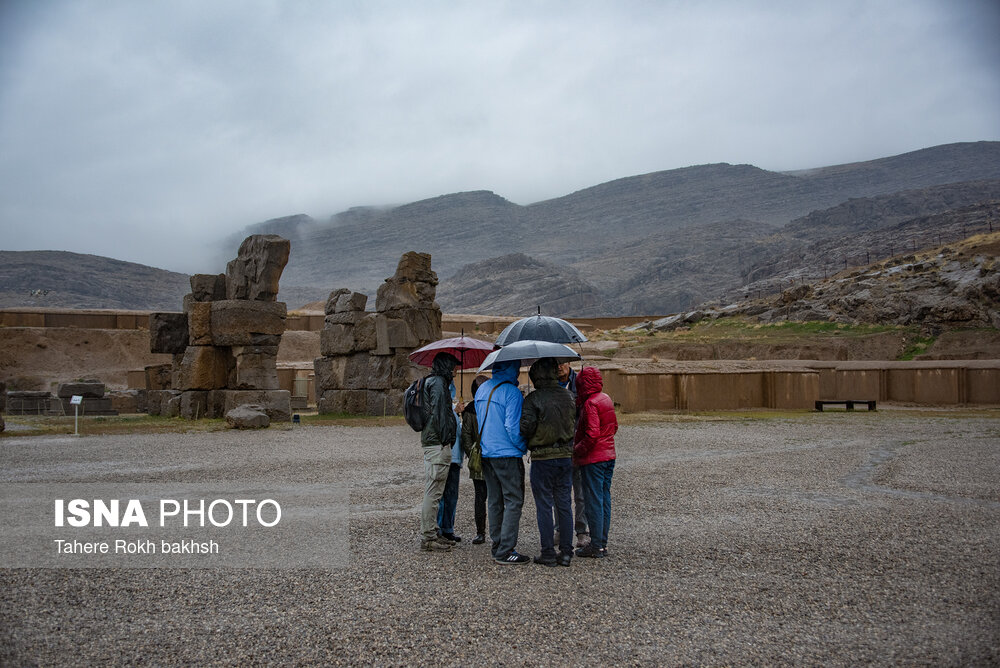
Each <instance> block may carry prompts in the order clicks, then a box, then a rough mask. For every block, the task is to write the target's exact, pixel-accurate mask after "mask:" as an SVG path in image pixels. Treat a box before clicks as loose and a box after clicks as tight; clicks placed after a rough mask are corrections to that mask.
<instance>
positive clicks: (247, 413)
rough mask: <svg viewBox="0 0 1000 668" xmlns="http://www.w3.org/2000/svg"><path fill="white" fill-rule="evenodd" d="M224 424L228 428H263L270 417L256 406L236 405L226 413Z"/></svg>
mask: <svg viewBox="0 0 1000 668" xmlns="http://www.w3.org/2000/svg"><path fill="white" fill-rule="evenodd" d="M226 425H228V426H229V428H230V429H265V428H267V427H269V426H270V425H271V418H269V417H268V416H267V413H266V412H264V411H263V410H261V409H260V408H259V407H257V406H237V407H236V408H234V409H232V410H230V411H229V412H228V413H226Z"/></svg>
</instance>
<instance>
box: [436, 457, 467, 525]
mask: <svg viewBox="0 0 1000 668" xmlns="http://www.w3.org/2000/svg"><path fill="white" fill-rule="evenodd" d="M461 473H462V465H461V464H455V463H452V465H451V466H449V467H448V479H447V480H446V481H445V483H444V494H442V495H441V507H440V508H439V509H438V526H439V527H441V533H449V534H450V533H455V509H456V508H458V480H459V478H460V477H461Z"/></svg>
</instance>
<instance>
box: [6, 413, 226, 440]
mask: <svg viewBox="0 0 1000 668" xmlns="http://www.w3.org/2000/svg"><path fill="white" fill-rule="evenodd" d="M5 420H6V421H7V427H8V428H7V430H6V431H5V432H3V434H2V435H3V436H50V435H53V434H72V433H73V429H74V426H75V421H74V418H73V417H63V416H58V417H56V416H36V415H7V416H5ZM15 427H24V428H23V429H17V428H15ZM226 428H227V426H226V421H225V420H205V419H203V420H185V419H183V418H179V417H176V418H168V417H163V416H161V415H115V416H103V415H102V416H97V417H86V416H83V417H81V418H80V421H79V433H80V434H82V435H87V436H89V435H104V434H161V433H188V432H209V431H219V430H222V429H226Z"/></svg>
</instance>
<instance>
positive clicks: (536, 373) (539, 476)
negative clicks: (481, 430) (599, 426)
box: [521, 357, 576, 566]
mask: <svg viewBox="0 0 1000 668" xmlns="http://www.w3.org/2000/svg"><path fill="white" fill-rule="evenodd" d="M558 368H559V365H558V363H557V362H556V360H555V359H554V358H552V357H543V358H542V359H540V360H538V361H537V362H535V363H534V364H532V365H531V369H530V370H529V371H528V376H529V377H530V378H531V383H532V385H534V386H535V390H534V391H533V392H532V393H531V394H529V395H528V396H527V397H525V399H524V405H523V406H522V408H521V436H523V437H524V439H525V441H526V442H527V446H528V451H529V452H531V494H532V496H534V498H535V511H536V512H535V514H536V517H537V519H538V534H539V536H540V538H541V543H542V554H541V556H538V557H535V563H536V564H541V565H542V566H555V565H557V564H558V565H559V566H569V565H570V560H571V559H572V557H573V511H572V505H571V503H572V501H571V490H572V488H573V430H574V426H575V425H576V403H575V402H574V400H573V395H572V394H570V392H569V390H567V389H566V388H563V387H560V386H559V380H558ZM553 510H555V512H556V514H557V515H558V526H559V554H558V555H557V554H556V550H555V546H554V545H553V539H552V530H553V527H552V513H553Z"/></svg>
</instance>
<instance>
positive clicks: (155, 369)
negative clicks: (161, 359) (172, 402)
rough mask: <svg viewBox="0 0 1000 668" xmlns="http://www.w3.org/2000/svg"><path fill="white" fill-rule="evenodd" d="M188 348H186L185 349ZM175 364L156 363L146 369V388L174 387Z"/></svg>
mask: <svg viewBox="0 0 1000 668" xmlns="http://www.w3.org/2000/svg"><path fill="white" fill-rule="evenodd" d="M185 350H186V349H185ZM173 368H174V365H173V364H154V365H151V366H147V367H146V368H145V370H144V372H145V376H146V390H169V389H171V387H173V385H172V383H173Z"/></svg>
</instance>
